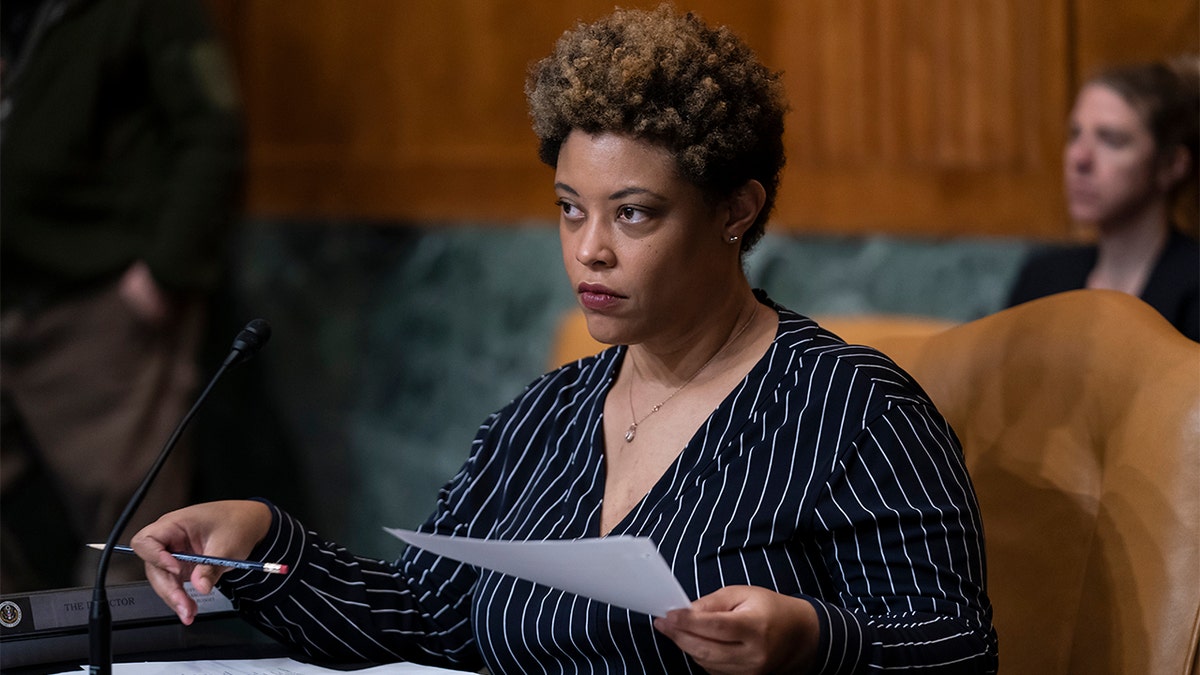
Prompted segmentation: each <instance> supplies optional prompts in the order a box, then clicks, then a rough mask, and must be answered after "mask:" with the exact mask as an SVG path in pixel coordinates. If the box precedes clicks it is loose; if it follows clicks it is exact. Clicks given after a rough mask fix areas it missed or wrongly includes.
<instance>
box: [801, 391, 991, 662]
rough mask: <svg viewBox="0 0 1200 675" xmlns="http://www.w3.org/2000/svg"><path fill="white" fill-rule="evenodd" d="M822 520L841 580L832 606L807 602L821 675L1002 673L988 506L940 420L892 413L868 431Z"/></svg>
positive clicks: (818, 524) (829, 558) (924, 411)
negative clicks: (987, 548)
mask: <svg viewBox="0 0 1200 675" xmlns="http://www.w3.org/2000/svg"><path fill="white" fill-rule="evenodd" d="M813 518H814V522H813V523H812V527H813V530H814V532H815V533H816V537H817V538H818V539H819V542H820V548H821V551H822V560H823V561H824V564H825V565H826V566H827V572H828V578H829V579H831V580H832V588H831V589H830V592H827V593H825V594H824V596H825V598H826V600H825V601H822V600H819V599H816V598H811V597H806V598H805V599H807V600H809V601H810V602H812V603H813V605H814V606H815V607H816V609H817V614H818V617H819V619H820V623H821V638H820V647H819V651H818V654H819V657H818V670H817V672H819V673H823V674H824V673H858V672H867V671H870V672H875V671H876V670H883V669H889V668H892V667H905V668H913V667H916V668H919V669H920V672H922V673H994V672H995V671H996V669H997V640H996V635H995V632H994V630H993V629H992V624H991V614H992V610H991V605H990V602H989V601H988V599H987V594H986V590H985V585H986V582H985V579H986V568H985V565H986V562H985V557H984V548H983V535H982V525H981V522H980V516H979V507H978V504H977V502H976V500H975V493H974V490H973V488H972V486H971V484H970V479H969V477H968V475H967V470H966V466H965V464H964V462H963V456H962V451H961V449H960V446H959V443H958V440H957V439H956V437H955V436H954V433H953V431H951V429H950V428H949V426H948V425H947V423H946V422H945V421H944V420H943V419H942V417H941V416H940V415H939V414H938V413H937V412H936V411H934V410H933V409H932V408H931V407H929V406H926V405H920V404H904V405H893V406H891V407H889V408H888V409H887V410H886V411H885V412H883V413H882V414H881V415H879V416H878V417H876V418H875V419H873V420H872V421H870V422H869V423H868V424H867V425H866V427H865V428H864V429H863V431H862V433H860V434H859V435H858V436H857V438H855V440H854V441H853V442H851V443H849V444H848V446H847V447H846V449H845V450H844V451H843V452H842V454H841V456H840V457H839V458H838V460H837V462H836V463H835V464H834V466H833V470H832V474H831V477H830V479H829V481H828V483H827V485H826V490H825V491H824V493H823V495H822V497H821V499H820V501H819V503H818V505H817V508H816V510H815V513H814V516H813ZM834 598H836V602H834V601H833V599H834Z"/></svg>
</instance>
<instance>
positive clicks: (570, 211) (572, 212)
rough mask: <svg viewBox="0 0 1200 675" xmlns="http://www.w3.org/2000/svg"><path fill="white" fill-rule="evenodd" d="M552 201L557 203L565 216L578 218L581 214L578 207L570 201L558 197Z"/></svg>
mask: <svg viewBox="0 0 1200 675" xmlns="http://www.w3.org/2000/svg"><path fill="white" fill-rule="evenodd" d="M554 203H555V204H556V205H558V208H560V209H562V214H563V217H565V218H579V217H580V216H581V215H582V214H581V212H580V211H579V208H578V207H577V206H575V205H574V204H572V203H571V202H568V201H565V200H562V199H560V200H558V201H557V202H554Z"/></svg>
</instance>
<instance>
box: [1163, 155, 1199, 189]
mask: <svg viewBox="0 0 1200 675" xmlns="http://www.w3.org/2000/svg"><path fill="white" fill-rule="evenodd" d="M1193 161H1195V158H1194V157H1192V153H1190V152H1188V149H1187V148H1186V147H1184V146H1182V145H1177V146H1175V149H1174V150H1173V151H1171V152H1169V153H1167V155H1166V156H1165V157H1164V158H1163V161H1162V162H1161V163H1160V165H1159V170H1158V186H1159V189H1161V190H1162V191H1163V192H1170V191H1171V190H1174V189H1175V188H1176V187H1177V186H1178V185H1179V181H1181V180H1183V179H1184V178H1187V176H1188V173H1189V172H1190V171H1191V169H1192V162H1193Z"/></svg>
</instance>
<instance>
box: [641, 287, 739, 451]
mask: <svg viewBox="0 0 1200 675" xmlns="http://www.w3.org/2000/svg"><path fill="white" fill-rule="evenodd" d="M758 305H759V303H758V302H757V301H756V302H755V303H754V309H753V310H752V311H751V312H750V318H749V319H746V323H744V324H742V327H741V328H739V329H738V330H737V332H736V333H734V335H733V337H730V338H729V339H728V340H726V341H725V344H723V345H721V348H720V349H718V350H717V351H716V352H714V353H713V355H712V356H710V357H708V360H707V361H705V362H704V365H702V366H700V367H699V368H697V369H696V372H694V373H692V376H691V377H689V378H688V379H687V380H686V381H685V382H684V383H683V384H681V385H679V388H678V389H676V390H675V391H673V392H671V395H670V396H668V397H666V398H664V399H663V400H662V402H661V403H659V404H658V405H656V406H654V407H653V408H651V409H650V412H648V413H646V414H645V415H643V416H642V419H640V420H639V419H638V418H637V413H636V412H635V411H634V409H633V379H632V378H630V381H629V418H630V419H632V420H633V422H632V423H631V424H630V425H629V428H628V429H626V430H625V442H626V443H632V442H633V439H634V438H636V437H637V430H638V425H640V424H641V423H642V422H645V421H646V420H647V419H649V418H650V416H651V415H653V414H654V413H656V412H658V411H659V410H662V407H663V406H664V405H666V404H667V401H670V400H671V399H673V398H675V395H676V394H678V393H679V392H681V391H683V389H684V387H686V386H688V385H689V384H691V383H692V380H694V379H696V378H697V377H698V376H699V375H700V373H702V372H704V369H705V368H707V367H708V364H710V363H712V362H713V361H715V360H717V357H718V356H720V355H721V352H723V351H725V349H726V348H727V347H729V345H731V344H733V343H735V342H737V339H738V338H740V337H741V336H742V333H745V332H746V329H747V328H749V327H750V324H751V322H753V321H754V317H755V315H757V314H758ZM629 360H630V363H632V364H633V370H634V372H637V361H634V360H633V355H632V354H630V356H629Z"/></svg>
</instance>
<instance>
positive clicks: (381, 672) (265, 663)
mask: <svg viewBox="0 0 1200 675" xmlns="http://www.w3.org/2000/svg"><path fill="white" fill-rule="evenodd" d="M86 670H87V669H86V668H84V669H83V670H82V671H69V672H66V673H62V675H79V673H80V672H86ZM351 672H353V673H355V675H367V674H370V675H436V674H439V673H444V674H447V675H461V673H462V672H463V671H458V670H447V669H445V668H434V667H433V666H420V665H417V664H415V663H391V664H388V665H384V666H375V667H373V668H365V669H363V670H355V671H351ZM344 673H345V671H341V670H332V669H330V668H322V667H320V666H312V665H309V664H307V663H301V662H299V661H295V660H292V659H287V658H278V659H245V660H237V659H234V660H226V661H160V662H150V663H114V664H113V675H344Z"/></svg>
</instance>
